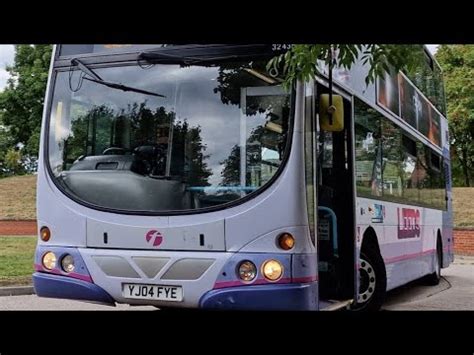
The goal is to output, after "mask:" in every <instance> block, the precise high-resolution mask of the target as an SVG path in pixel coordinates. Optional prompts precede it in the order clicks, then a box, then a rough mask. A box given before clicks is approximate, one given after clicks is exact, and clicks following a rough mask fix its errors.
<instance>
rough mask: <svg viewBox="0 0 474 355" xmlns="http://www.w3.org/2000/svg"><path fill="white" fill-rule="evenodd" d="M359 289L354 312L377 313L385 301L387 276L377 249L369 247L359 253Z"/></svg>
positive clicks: (353, 307)
mask: <svg viewBox="0 0 474 355" xmlns="http://www.w3.org/2000/svg"><path fill="white" fill-rule="evenodd" d="M360 254H361V255H360V267H359V273H360V288H359V294H358V298H357V302H356V303H355V304H354V305H353V306H352V310H354V311H369V312H372V311H378V310H379V309H380V308H381V307H382V304H383V302H384V300H385V293H386V291H387V275H386V272H385V264H384V262H383V259H382V256H381V255H380V253H379V251H378V250H377V248H375V247H372V246H369V247H366V248H364V249H363V250H362V252H361V253H360Z"/></svg>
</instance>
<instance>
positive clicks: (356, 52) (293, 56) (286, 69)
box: [268, 44, 422, 87]
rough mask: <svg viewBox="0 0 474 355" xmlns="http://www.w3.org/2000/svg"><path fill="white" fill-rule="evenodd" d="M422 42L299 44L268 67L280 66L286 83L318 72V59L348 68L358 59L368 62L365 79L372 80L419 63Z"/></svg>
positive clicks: (408, 68)
mask: <svg viewBox="0 0 474 355" xmlns="http://www.w3.org/2000/svg"><path fill="white" fill-rule="evenodd" d="M416 48H418V49H421V48H422V45H413V44H410V45H400V44H397V45H394V44H366V45H364V44H298V45H294V46H292V47H291V49H290V50H289V51H288V52H286V53H285V54H282V55H280V56H278V57H275V58H274V59H272V60H271V61H270V62H269V64H268V68H269V69H271V68H273V69H277V70H282V71H283V74H284V75H285V77H286V80H285V83H284V84H285V86H286V87H289V86H290V85H291V84H292V83H293V82H294V81H295V80H297V79H300V80H309V79H312V78H314V76H315V75H316V74H317V73H318V71H319V69H318V61H321V62H323V63H326V64H330V63H332V64H334V65H337V66H339V67H342V68H344V69H350V68H351V67H352V65H353V64H354V63H355V62H356V61H358V60H360V61H361V62H362V63H363V64H368V65H369V72H368V75H367V77H366V80H365V81H366V83H367V84H369V83H371V82H373V81H374V80H375V78H376V77H377V76H378V75H382V74H384V73H385V72H391V71H395V72H398V71H399V70H405V71H410V70H411V68H413V67H416V66H417V65H418V64H419V60H420V56H419V55H417V53H419V51H417V50H415V49H416Z"/></svg>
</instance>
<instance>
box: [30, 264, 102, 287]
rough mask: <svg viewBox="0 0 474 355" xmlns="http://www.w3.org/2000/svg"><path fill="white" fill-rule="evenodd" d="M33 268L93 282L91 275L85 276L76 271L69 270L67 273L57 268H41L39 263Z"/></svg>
mask: <svg viewBox="0 0 474 355" xmlns="http://www.w3.org/2000/svg"><path fill="white" fill-rule="evenodd" d="M35 270H36V271H41V272H46V273H50V274H55V275H61V276H66V277H72V278H74V279H79V280H82V281H86V282H90V283H93V281H92V277H90V276H87V275H82V274H78V273H77V272H70V273H69V274H66V273H63V272H61V271H59V270H58V269H53V270H47V269H45V268H43V266H41V265H40V264H35Z"/></svg>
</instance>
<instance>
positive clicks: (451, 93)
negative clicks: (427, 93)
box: [436, 45, 474, 186]
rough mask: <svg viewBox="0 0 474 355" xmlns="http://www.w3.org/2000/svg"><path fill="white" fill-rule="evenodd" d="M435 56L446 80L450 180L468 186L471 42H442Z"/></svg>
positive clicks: (472, 121)
mask: <svg viewBox="0 0 474 355" xmlns="http://www.w3.org/2000/svg"><path fill="white" fill-rule="evenodd" d="M436 59H437V60H438V61H439V63H440V65H441V67H442V68H443V72H444V78H445V83H446V100H447V109H448V110H447V115H448V120H449V130H450V136H451V154H452V158H453V159H452V165H453V180H454V182H455V183H456V184H462V185H464V186H472V185H473V181H472V179H473V178H474V45H442V46H440V47H439V49H438V51H437V53H436Z"/></svg>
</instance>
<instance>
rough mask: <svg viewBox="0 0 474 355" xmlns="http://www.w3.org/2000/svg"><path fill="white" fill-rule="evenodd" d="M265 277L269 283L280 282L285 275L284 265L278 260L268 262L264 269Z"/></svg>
mask: <svg viewBox="0 0 474 355" xmlns="http://www.w3.org/2000/svg"><path fill="white" fill-rule="evenodd" d="M262 271H263V276H265V278H266V279H267V280H269V281H278V280H279V279H280V278H281V276H282V275H283V265H282V264H281V263H280V262H279V261H277V260H267V261H265V263H264V264H263V267H262Z"/></svg>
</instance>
